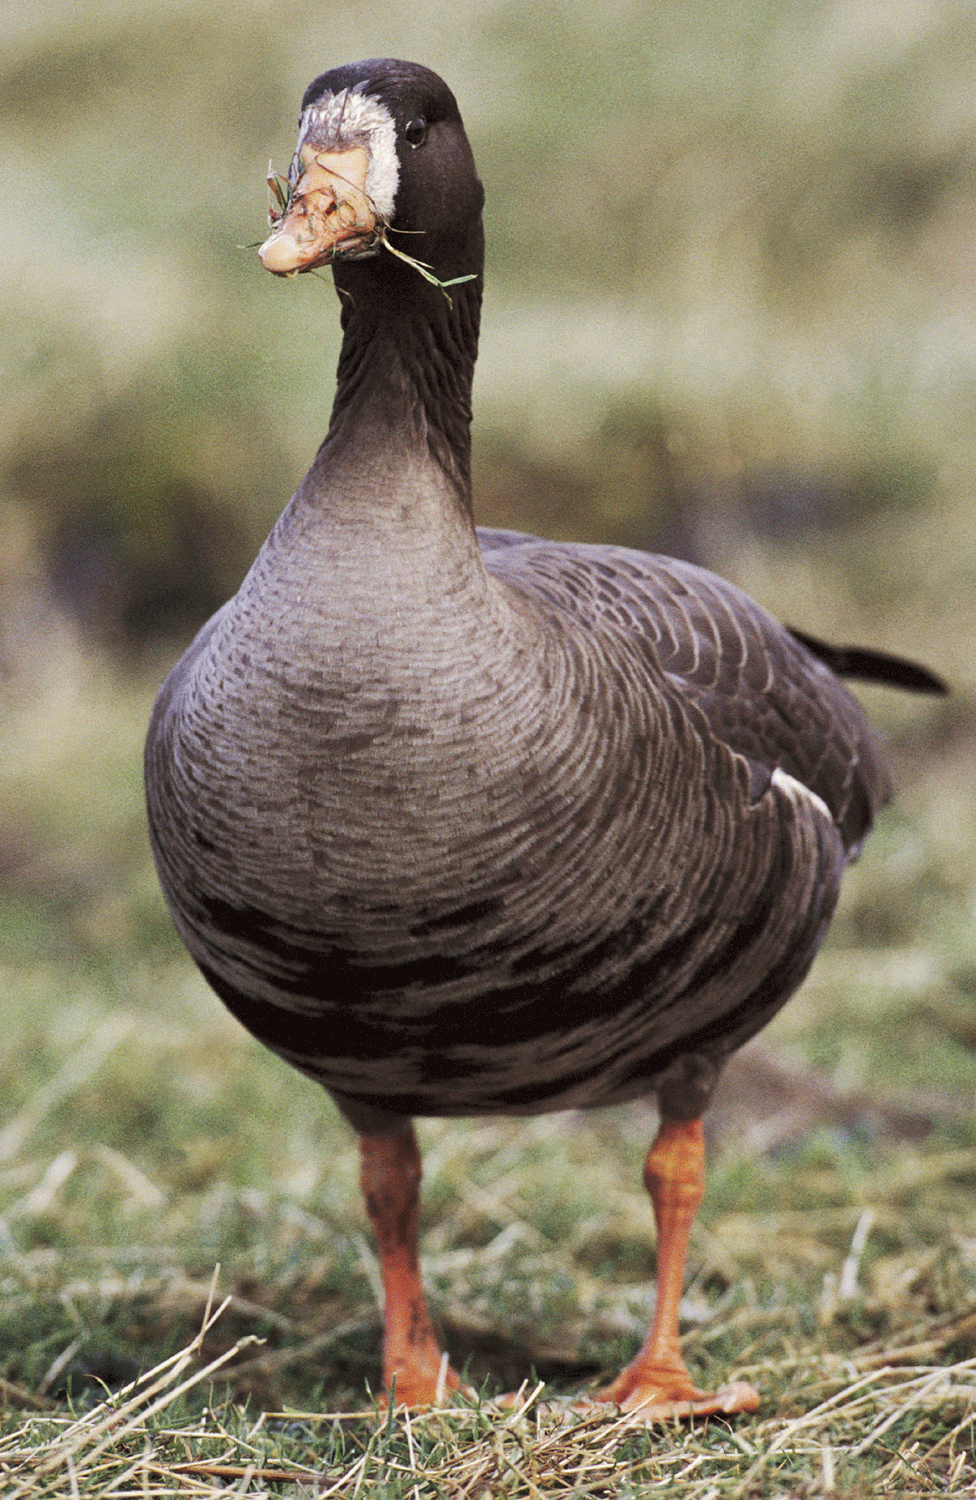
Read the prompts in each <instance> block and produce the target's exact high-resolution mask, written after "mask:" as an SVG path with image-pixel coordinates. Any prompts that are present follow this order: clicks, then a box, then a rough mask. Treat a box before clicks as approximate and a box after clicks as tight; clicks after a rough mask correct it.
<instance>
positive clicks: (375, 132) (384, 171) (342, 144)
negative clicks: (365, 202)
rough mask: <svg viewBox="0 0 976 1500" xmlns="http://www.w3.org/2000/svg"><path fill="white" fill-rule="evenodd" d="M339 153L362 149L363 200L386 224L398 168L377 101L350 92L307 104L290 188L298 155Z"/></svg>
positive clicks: (392, 128) (387, 117)
mask: <svg viewBox="0 0 976 1500" xmlns="http://www.w3.org/2000/svg"><path fill="white" fill-rule="evenodd" d="M303 146H310V147H311V148H312V149H313V150H315V151H342V150H345V149H347V148H348V147H351V146H363V147H365V149H366V151H367V152H368V154H369V170H368V171H367V173H366V196H367V197H368V198H369V200H370V202H371V203H372V204H373V207H374V209H375V210H376V215H377V217H378V218H379V219H380V220H382V221H385V222H387V223H388V222H389V221H390V219H392V217H393V206H394V204H395V202H396V191H397V185H398V184H399V181H400V163H399V162H398V161H397V154H396V125H395V123H394V120H393V116H392V115H391V114H390V111H389V110H388V109H387V107H386V105H385V104H383V103H382V102H381V101H380V100H379V99H374V98H371V97H370V96H369V95H368V94H363V93H360V92H359V91H358V90H355V89H343V90H342V92H341V93H338V94H326V95H325V96H324V98H322V99H318V100H316V102H315V103H314V104H310V105H309V106H308V108H307V109H306V110H305V112H304V113H303V115H302V118H301V120H300V121H299V126H298V145H297V146H296V148H295V155H294V158H293V159H292V164H291V168H290V170H289V173H288V179H289V181H290V182H291V184H292V187H294V186H295V184H296V182H297V181H298V178H299V176H300V173H301V160H300V156H301V150H302V147H303Z"/></svg>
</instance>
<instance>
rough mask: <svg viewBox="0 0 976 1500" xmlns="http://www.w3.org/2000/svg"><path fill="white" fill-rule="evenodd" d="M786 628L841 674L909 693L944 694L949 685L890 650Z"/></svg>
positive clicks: (794, 637)
mask: <svg viewBox="0 0 976 1500" xmlns="http://www.w3.org/2000/svg"><path fill="white" fill-rule="evenodd" d="M786 628H787V630H788V631H789V632H790V635H791V636H792V637H793V639H794V640H795V641H799V642H800V645H801V646H805V647H806V648H807V650H808V651H809V652H810V653H811V654H812V655H813V656H816V657H817V658H818V659H819V660H820V661H822V662H823V663H824V664H825V666H828V667H829V668H830V670H831V671H832V672H836V673H837V676H838V677H855V678H857V680H858V681H859V682H879V683H882V684H884V685H885V686H886V687H895V688H904V689H905V691H906V692H909V693H936V694H938V695H939V696H940V697H945V695H946V694H947V693H948V691H949V689H948V687H947V686H946V684H945V683H944V682H943V681H942V678H941V677H937V676H936V675H935V673H934V672H930V671H929V669H928V667H922V666H919V664H918V663H917V662H914V661H906V659H905V658H904V657H903V656H893V655H892V654H891V652H890V651H873V650H870V649H869V648H867V647H865V646H831V645H828V643H827V642H826V641H819V640H817V637H816V636H814V635H807V633H806V631H805V630H794V628H793V626H792V625H788V626H787V627H786Z"/></svg>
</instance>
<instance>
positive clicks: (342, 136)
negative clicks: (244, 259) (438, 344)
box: [258, 58, 484, 289]
mask: <svg viewBox="0 0 976 1500" xmlns="http://www.w3.org/2000/svg"><path fill="white" fill-rule="evenodd" d="M280 197H281V199H283V200H284V201H283V202H281V203H280V205H279V207H277V208H275V209H273V210H272V215H271V217H272V232H271V234H270V235H269V237H268V239H267V240H266V241H265V243H264V244H263V245H262V246H261V248H260V250H259V252H258V254H259V256H260V259H261V264H262V265H263V266H264V268H265V269H266V270H268V271H271V272H273V273H274V274H275V275H277V276H294V275H297V274H298V273H300V272H303V271H311V270H314V269H315V268H316V267H319V266H324V265H329V264H331V265H332V266H333V267H335V268H339V267H340V266H342V267H344V266H346V265H348V264H351V263H356V262H359V263H362V262H370V261H373V262H381V263H383V266H384V270H385V271H387V272H392V271H393V267H392V266H391V265H390V264H389V263H390V262H391V261H394V262H395V261H397V260H399V261H400V267H399V273H400V274H401V275H402V273H403V270H404V269H407V270H409V271H410V272H411V274H412V275H413V276H414V277H417V275H418V266H417V264H416V263H417V262H419V263H420V266H421V267H422V268H424V269H426V270H428V271H429V273H430V277H433V278H434V279H435V280H436V281H437V282H440V283H442V284H444V283H447V282H454V281H455V279H456V278H457V279H463V280H465V281H466V280H469V279H470V280H472V281H473V280H476V279H479V280H480V274H481V270H482V259H483V241H482V235H481V210H482V206H483V202H484V191H483V188H482V186H481V182H480V179H479V177H478V174H477V170H476V168H475V164H474V158H473V156H472V154H471V147H470V146H469V144H468V140H467V137H466V135H465V133H464V126H463V124H462V121H461V115H460V112H459V110H458V106H457V102H456V101H455V98H454V95H453V94H452V93H451V91H450V89H449V88H448V87H447V85H446V84H445V83H444V82H443V80H442V79H440V78H439V77H438V76H437V74H436V73H433V72H431V71H430V69H429V68H424V67H421V66H420V65H419V64H417V63H409V62H400V61H395V60H392V59H389V58H380V59H370V60H367V61H364V62H358V63H350V64H346V65H344V66H343V67H339V68H333V69H332V70H331V71H330V72H328V73H323V74H321V75H320V77H318V78H316V79H315V80H314V82H312V83H311V84H310V85H309V87H308V88H307V89H306V91H305V95H304V98H303V99H302V107H301V115H300V119H299V130H298V143H297V145H296V148H295V154H294V156H293V158H292V162H291V166H290V167H289V170H288V178H287V189H286V190H284V189H283V190H281V191H280ZM404 257H405V259H404ZM411 263H412V264H411ZM420 274H421V275H422V274H423V270H421V271H420ZM430 277H428V278H427V279H430ZM336 279H337V283H338V284H339V285H340V286H341V285H342V284H343V278H341V277H340V276H337V278H336ZM354 284H355V278H354ZM435 289H436V288H435Z"/></svg>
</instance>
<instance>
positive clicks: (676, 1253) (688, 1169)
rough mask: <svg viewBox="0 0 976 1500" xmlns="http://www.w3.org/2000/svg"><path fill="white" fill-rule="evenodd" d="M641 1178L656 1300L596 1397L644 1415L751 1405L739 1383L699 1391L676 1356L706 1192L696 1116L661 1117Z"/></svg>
mask: <svg viewBox="0 0 976 1500" xmlns="http://www.w3.org/2000/svg"><path fill="white" fill-rule="evenodd" d="M644 1183H645V1186H646V1187H647V1191H648V1193H649V1194H650V1198H651V1203H652V1205H653V1207H654V1217H655V1220H656V1222H657V1232H658V1254H657V1261H658V1265H657V1304H656V1306H655V1309H654V1321H653V1322H652V1324H651V1328H650V1332H649V1333H648V1335H647V1338H646V1340H645V1341H644V1345H643V1347H642V1348H641V1349H640V1350H639V1351H638V1353H637V1354H636V1355H635V1357H634V1358H633V1359H632V1360H631V1362H630V1364H629V1365H627V1366H626V1367H625V1369H623V1370H622V1371H621V1372H620V1374H619V1375H618V1376H617V1378H616V1380H613V1381H611V1383H610V1384H609V1385H608V1386H606V1387H605V1388H604V1389H603V1390H600V1391H598V1392H597V1393H596V1396H595V1397H594V1398H593V1400H594V1401H614V1402H616V1403H617V1405H618V1406H621V1407H622V1408H623V1409H624V1411H629V1412H635V1413H639V1415H640V1417H641V1419H642V1420H644V1421H648V1420H655V1419H659V1418H661V1417H675V1416H710V1415H713V1414H717V1413H726V1414H732V1413H735V1412H747V1411H755V1410H756V1407H757V1406H758V1405H759V1395H758V1392H756V1391H754V1390H753V1388H752V1386H750V1385H746V1384H745V1382H744V1381H736V1382H735V1383H734V1384H733V1385H730V1386H728V1387H726V1389H725V1390H722V1391H716V1392H715V1393H714V1394H709V1393H706V1392H705V1391H700V1390H699V1389H698V1388H697V1386H695V1384H694V1383H693V1381H692V1379H691V1376H690V1374H689V1373H688V1369H687V1366H686V1365H685V1362H684V1360H683V1359H682V1357H681V1344H680V1340H679V1337H678V1303H679V1301H680V1299H681V1287H682V1282H683V1279H684V1270H685V1258H686V1255H687V1251H688V1240H689V1237H690V1234H691V1225H692V1221H693V1219H694V1217H695V1214H696V1213H697V1211H698V1206H699V1204H700V1203H701V1201H702V1197H703V1196H704V1192H705V1138H704V1132H703V1131H702V1124H701V1120H673V1119H663V1120H662V1121H661V1127H660V1129H659V1131H658V1134H657V1138H656V1140H655V1141H654V1144H653V1145H652V1146H651V1149H650V1151H649V1152H648V1154H647V1161H646V1162H645V1165H644Z"/></svg>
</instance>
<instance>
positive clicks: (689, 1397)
mask: <svg viewBox="0 0 976 1500" xmlns="http://www.w3.org/2000/svg"><path fill="white" fill-rule="evenodd" d="M606 1402H612V1403H613V1404H614V1405H615V1406H618V1407H619V1408H620V1410H621V1411H624V1412H627V1413H628V1414H630V1415H632V1416H633V1417H634V1418H635V1419H637V1420H638V1421H641V1422H667V1421H674V1420H680V1419H683V1418H689V1417H718V1416H726V1417H731V1416H737V1415H739V1414H741V1413H745V1412H753V1411H756V1410H757V1408H758V1406H759V1392H758V1391H757V1390H754V1388H753V1387H752V1386H751V1385H748V1384H747V1383H746V1382H745V1381H744V1380H736V1381H733V1382H732V1383H731V1384H730V1385H727V1386H725V1387H724V1388H723V1389H722V1390H720V1391H701V1390H699V1389H698V1387H697V1386H696V1385H694V1384H693V1382H692V1381H691V1379H690V1377H689V1375H688V1372H687V1370H685V1369H680V1370H678V1369H669V1368H668V1367H667V1366H663V1365H662V1366H660V1367H658V1368H656V1369H655V1368H654V1367H652V1366H647V1367H644V1366H642V1367H641V1368H640V1369H639V1370H637V1369H632V1368H631V1367H630V1366H628V1367H627V1368H626V1369H625V1370H623V1371H622V1372H621V1373H620V1374H619V1375H618V1376H617V1378H616V1380H613V1381H611V1382H610V1384H609V1385H608V1386H604V1388H603V1389H602V1390H599V1391H597V1392H595V1394H594V1395H592V1396H590V1397H589V1398H587V1399H586V1400H584V1401H582V1402H580V1403H579V1404H578V1409H579V1410H581V1411H585V1412H591V1411H593V1412H595V1410H596V1409H597V1408H598V1407H599V1406H601V1405H603V1404H604V1403H606Z"/></svg>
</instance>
